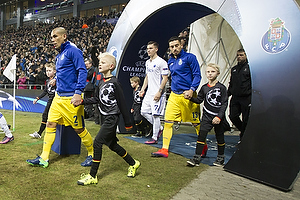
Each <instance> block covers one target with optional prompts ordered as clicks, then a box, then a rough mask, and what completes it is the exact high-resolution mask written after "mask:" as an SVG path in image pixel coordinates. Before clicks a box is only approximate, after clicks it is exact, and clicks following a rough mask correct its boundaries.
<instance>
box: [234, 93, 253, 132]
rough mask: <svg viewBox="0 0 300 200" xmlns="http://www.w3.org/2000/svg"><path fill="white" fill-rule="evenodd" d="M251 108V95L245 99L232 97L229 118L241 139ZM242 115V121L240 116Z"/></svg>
mask: <svg viewBox="0 0 300 200" xmlns="http://www.w3.org/2000/svg"><path fill="white" fill-rule="evenodd" d="M250 107H251V95H250V96H247V97H238V96H232V98H231V101H230V106H229V109H230V110H229V112H230V114H229V118H230V120H231V122H232V123H233V124H234V125H235V127H236V128H237V129H239V131H241V134H240V138H242V137H243V135H244V132H245V129H246V126H247V123H248V119H249V114H250ZM241 114H242V120H241V118H240V115H241Z"/></svg>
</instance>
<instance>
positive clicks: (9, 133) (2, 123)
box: [0, 112, 13, 138]
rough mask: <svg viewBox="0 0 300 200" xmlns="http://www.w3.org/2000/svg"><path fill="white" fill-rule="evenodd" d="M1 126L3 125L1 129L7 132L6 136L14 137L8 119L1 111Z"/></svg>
mask: <svg viewBox="0 0 300 200" xmlns="http://www.w3.org/2000/svg"><path fill="white" fill-rule="evenodd" d="M0 126H1V129H2V130H3V132H4V133H5V136H6V137H8V138H12V137H13V135H12V133H11V131H10V130H9V127H8V126H7V122H6V119H5V117H4V116H3V115H2V113H1V112H0Z"/></svg>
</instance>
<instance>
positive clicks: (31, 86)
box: [0, 84, 46, 90]
mask: <svg viewBox="0 0 300 200" xmlns="http://www.w3.org/2000/svg"><path fill="white" fill-rule="evenodd" d="M19 86H26V89H29V90H44V89H45V87H46V86H45V85H39V84H22V85H19V84H16V89H19ZM0 88H4V89H11V88H14V84H0ZM22 89H23V88H22ZM24 89H25V88H24ZM20 90H21V89H20Z"/></svg>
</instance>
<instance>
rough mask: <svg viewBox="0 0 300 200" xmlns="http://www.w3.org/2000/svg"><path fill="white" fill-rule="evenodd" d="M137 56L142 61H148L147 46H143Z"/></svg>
mask: <svg viewBox="0 0 300 200" xmlns="http://www.w3.org/2000/svg"><path fill="white" fill-rule="evenodd" d="M138 56H139V58H140V59H142V60H148V59H149V58H150V57H149V56H148V53H147V45H143V46H142V47H141V48H140V50H139V52H138Z"/></svg>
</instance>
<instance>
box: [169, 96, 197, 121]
mask: <svg viewBox="0 0 300 200" xmlns="http://www.w3.org/2000/svg"><path fill="white" fill-rule="evenodd" d="M193 96H194V97H196V96H197V94H196V92H194V94H193ZM199 117H200V104H196V103H193V102H191V101H190V100H188V99H185V98H184V94H175V93H174V92H171V94H170V96H169V99H168V103H167V107H166V115H165V120H166V121H176V122H181V121H182V122H191V123H193V124H198V123H200V119H199Z"/></svg>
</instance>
